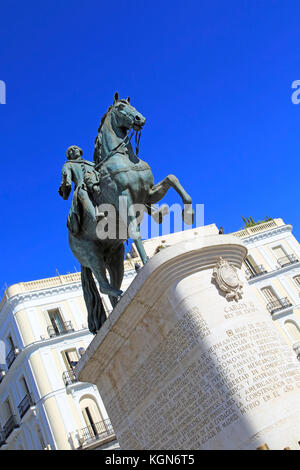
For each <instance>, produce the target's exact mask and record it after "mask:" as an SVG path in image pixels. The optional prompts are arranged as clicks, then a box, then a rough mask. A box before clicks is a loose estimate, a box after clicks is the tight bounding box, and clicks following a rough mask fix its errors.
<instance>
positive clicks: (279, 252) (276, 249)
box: [272, 245, 286, 259]
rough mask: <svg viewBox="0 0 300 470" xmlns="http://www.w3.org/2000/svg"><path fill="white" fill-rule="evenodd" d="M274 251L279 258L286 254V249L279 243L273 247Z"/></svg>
mask: <svg viewBox="0 0 300 470" xmlns="http://www.w3.org/2000/svg"><path fill="white" fill-rule="evenodd" d="M272 250H273V252H274V255H275V256H276V258H277V259H279V258H283V257H285V256H286V252H285V251H284V249H283V248H282V246H281V245H278V246H274V247H273V248H272Z"/></svg>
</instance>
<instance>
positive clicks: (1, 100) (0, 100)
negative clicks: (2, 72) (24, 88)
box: [0, 80, 6, 104]
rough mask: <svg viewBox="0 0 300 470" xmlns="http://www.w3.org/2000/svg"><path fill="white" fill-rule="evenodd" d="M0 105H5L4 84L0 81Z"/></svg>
mask: <svg viewBox="0 0 300 470" xmlns="http://www.w3.org/2000/svg"><path fill="white" fill-rule="evenodd" d="M0 104H6V83H5V82H4V81H3V80H0Z"/></svg>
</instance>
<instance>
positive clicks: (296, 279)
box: [293, 274, 300, 287]
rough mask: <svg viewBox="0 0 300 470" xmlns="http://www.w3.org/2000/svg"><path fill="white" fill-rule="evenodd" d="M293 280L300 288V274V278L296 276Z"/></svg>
mask: <svg viewBox="0 0 300 470" xmlns="http://www.w3.org/2000/svg"><path fill="white" fill-rule="evenodd" d="M293 279H294V281H295V283H296V286H297V287H300V275H299V274H298V276H294V277H293Z"/></svg>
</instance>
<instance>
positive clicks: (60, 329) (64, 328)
mask: <svg viewBox="0 0 300 470" xmlns="http://www.w3.org/2000/svg"><path fill="white" fill-rule="evenodd" d="M47 331H48V335H49V336H50V338H53V337H54V336H60V335H65V334H67V333H71V332H72V331H74V328H73V326H72V323H71V322H70V321H65V322H63V323H62V324H60V325H57V326H53V325H51V326H48V327H47Z"/></svg>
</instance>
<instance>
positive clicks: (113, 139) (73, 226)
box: [58, 92, 194, 334]
mask: <svg viewBox="0 0 300 470" xmlns="http://www.w3.org/2000/svg"><path fill="white" fill-rule="evenodd" d="M144 124H145V118H144V116H142V114H141V113H139V112H138V111H137V110H136V109H135V108H134V107H133V106H132V105H131V104H130V99H129V98H127V99H119V95H118V93H117V92H116V93H115V96H114V103H113V104H112V105H111V106H109V108H108V110H107V112H106V113H105V114H104V116H103V117H102V119H101V122H100V126H99V129H98V135H97V137H96V140H95V146H94V159H93V160H94V161H93V162H91V161H89V160H85V159H84V158H82V156H83V151H82V150H81V149H80V148H79V147H77V146H76V145H73V146H71V147H69V148H68V149H67V161H66V163H65V164H64V166H63V169H62V181H61V184H60V187H59V191H58V192H59V194H60V196H62V198H63V199H68V197H69V195H70V193H71V190H72V183H73V184H74V192H73V197H72V205H71V209H70V212H69V215H68V220H67V227H68V231H69V245H70V248H71V250H72V252H73V254H74V256H75V257H76V258H77V260H78V261H79V263H80V264H81V281H82V289H83V295H84V300H85V303H86V307H87V311H88V327H89V330H90V331H91V332H92V333H93V334H96V333H97V331H98V330H99V329H100V328H101V326H102V325H103V323H104V321H105V320H106V313H105V310H104V306H103V303H102V300H101V296H100V292H101V293H102V294H107V295H108V296H109V299H110V302H111V304H112V307H114V306H115V305H116V304H117V302H118V300H119V298H120V297H121V296H122V293H123V292H122V290H121V284H122V281H123V276H124V256H125V248H124V242H125V241H127V240H128V239H130V238H131V239H132V240H133V241H134V243H135V246H136V248H137V251H138V254H139V256H140V258H141V260H142V263H143V264H145V263H146V262H147V259H148V258H147V255H146V252H145V249H144V246H143V244H142V240H141V234H140V224H141V221H142V218H143V215H144V213H147V214H149V215H150V216H152V217H153V218H154V219H155V220H156V221H157V222H159V223H161V222H162V219H163V217H164V215H165V214H166V213H167V211H166V206H161V208H159V209H156V208H155V204H157V203H158V202H159V201H160V200H161V199H162V198H163V197H164V196H165V194H166V193H167V191H168V190H169V188H174V189H175V191H176V192H177V193H178V194H179V195H180V197H181V199H182V202H183V204H184V209H183V211H182V217H183V220H184V222H185V223H186V224H189V225H191V224H192V223H193V220H194V211H193V209H192V199H191V197H190V196H189V194H188V193H187V192H186V191H185V190H184V188H183V187H182V186H181V184H180V183H179V181H178V179H177V178H176V176H174V175H168V176H167V177H166V178H165V179H163V180H162V181H161V182H159V183H157V184H154V177H153V174H152V171H151V168H150V167H149V165H148V164H147V163H146V162H144V161H143V160H141V159H140V158H139V155H138V154H139V141H140V137H141V130H142V128H143V126H144ZM134 134H135V144H136V145H135V147H136V148H135V151H134V150H133V147H132V144H131V139H132V136H133V135H134ZM121 206H122V207H121ZM137 206H138V207H139V214H137V211H136V207H137ZM110 207H111V208H112V209H113V212H114V213H115V215H116V217H115V218H114V219H113V221H114V223H115V227H114V230H113V236H110V233H106V232H107V226H108V222H109V213H110V210H109V208H110ZM124 228H125V230H124ZM108 232H109V230H108ZM107 274H108V276H107ZM95 280H96V281H97V283H98V286H99V289H100V292H99V290H98V287H97V284H96V282H95Z"/></svg>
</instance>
